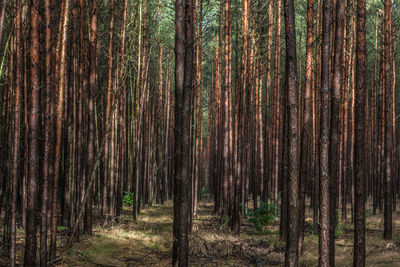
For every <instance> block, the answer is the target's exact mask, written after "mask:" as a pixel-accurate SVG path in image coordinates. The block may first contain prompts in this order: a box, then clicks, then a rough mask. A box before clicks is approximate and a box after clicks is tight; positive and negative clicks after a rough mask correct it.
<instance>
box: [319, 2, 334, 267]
mask: <svg viewBox="0 0 400 267" xmlns="http://www.w3.org/2000/svg"><path fill="white" fill-rule="evenodd" d="M322 9H323V13H322V43H321V55H322V57H321V90H320V97H321V126H320V127H321V128H320V139H319V142H320V151H319V152H320V173H321V175H320V181H319V190H320V197H319V199H320V203H319V205H320V208H319V213H320V215H319V218H320V219H319V220H320V234H319V265H320V266H328V265H329V251H330V246H329V244H330V242H329V214H330V212H329V208H330V205H329V180H330V178H329V128H330V125H329V117H330V116H329V104H330V103H329V102H330V86H329V75H330V60H331V59H330V52H331V44H330V41H331V23H332V19H331V16H332V14H331V12H332V0H326V1H324V2H323V8H322Z"/></svg>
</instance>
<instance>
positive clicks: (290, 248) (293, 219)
mask: <svg viewBox="0 0 400 267" xmlns="http://www.w3.org/2000/svg"><path fill="white" fill-rule="evenodd" d="M284 10H285V31H286V70H287V73H286V86H287V101H288V109H287V111H288V114H287V117H288V118H289V121H288V124H289V143H288V146H289V147H288V150H289V152H288V153H289V166H288V167H289V170H288V191H289V192H290V196H289V199H288V201H289V205H288V230H289V231H288V234H287V241H286V252H285V265H286V266H297V265H298V252H299V174H300V173H299V159H298V155H299V154H298V133H299V131H298V127H299V125H298V92H297V90H298V82H297V62H296V61H297V56H296V25H295V9H294V2H293V0H285V1H284Z"/></svg>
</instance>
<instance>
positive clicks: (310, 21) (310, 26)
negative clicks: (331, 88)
mask: <svg viewBox="0 0 400 267" xmlns="http://www.w3.org/2000/svg"><path fill="white" fill-rule="evenodd" d="M313 34H314V0H308V1H307V39H306V62H305V76H306V77H305V91H304V107H303V110H304V111H303V113H304V115H303V116H304V117H303V125H302V128H303V130H302V134H301V150H300V160H301V165H300V184H303V186H301V185H300V187H299V190H300V192H299V193H300V195H299V202H300V203H299V205H300V206H299V254H302V249H303V240H304V224H305V208H306V203H305V196H306V192H305V191H306V186H307V181H308V179H309V178H311V177H312V175H311V174H312V171H311V160H312V143H311V142H312V98H311V90H312V72H313V60H314V58H313V42H314V40H313Z"/></svg>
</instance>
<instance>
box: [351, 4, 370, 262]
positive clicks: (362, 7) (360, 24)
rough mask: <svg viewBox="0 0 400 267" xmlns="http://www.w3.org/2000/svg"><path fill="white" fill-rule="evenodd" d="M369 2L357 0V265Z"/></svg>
mask: <svg viewBox="0 0 400 267" xmlns="http://www.w3.org/2000/svg"><path fill="white" fill-rule="evenodd" d="M365 19H366V2H365V1H364V0H357V25H356V32H357V35H356V39H357V45H356V83H355V95H354V96H353V97H355V100H356V103H355V105H356V106H355V132H354V135H355V136H354V138H355V148H354V161H355V179H354V192H355V195H354V196H355V199H354V201H355V216H354V230H355V231H354V262H353V265H354V266H365V257H366V254H365V199H366V195H365V191H366V190H365V186H366V183H365V180H366V179H365V177H366V173H365V170H364V169H365V160H366V159H365V153H364V150H365V138H364V136H365V104H366V99H365V92H366V90H367V89H366V86H365V71H366V50H365V49H366V30H365Z"/></svg>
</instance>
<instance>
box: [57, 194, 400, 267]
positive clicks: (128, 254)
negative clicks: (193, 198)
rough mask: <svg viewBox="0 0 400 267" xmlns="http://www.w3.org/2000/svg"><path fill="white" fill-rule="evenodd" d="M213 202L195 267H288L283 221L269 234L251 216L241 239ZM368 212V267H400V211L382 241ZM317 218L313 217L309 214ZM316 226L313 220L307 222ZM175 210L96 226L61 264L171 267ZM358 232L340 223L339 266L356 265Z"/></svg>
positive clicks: (155, 209)
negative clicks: (355, 236) (282, 238)
mask: <svg viewBox="0 0 400 267" xmlns="http://www.w3.org/2000/svg"><path fill="white" fill-rule="evenodd" d="M212 211H213V205H212V202H205V201H203V202H200V205H199V212H198V218H197V220H195V221H194V224H193V232H192V234H191V235H190V264H191V266H282V265H283V263H284V246H285V244H284V242H282V241H280V240H279V232H278V229H279V222H276V223H275V224H273V225H271V226H270V227H269V229H268V230H269V231H268V234H262V233H260V232H258V231H257V230H256V229H255V228H254V226H253V225H252V223H250V222H249V221H247V219H246V218H243V219H242V226H241V235H240V237H236V236H235V235H233V234H232V233H230V232H229V229H228V226H227V225H224V224H222V225H221V224H220V222H219V220H218V219H217V218H216V217H215V216H213V215H212V214H213V212H212ZM366 214H367V220H366V221H367V222H366V226H367V232H366V233H367V251H366V253H367V259H366V261H367V266H400V213H399V212H394V213H393V221H394V225H393V230H394V231H393V240H390V241H386V240H383V239H382V228H383V220H382V219H381V218H383V216H382V215H372V213H371V212H370V210H369V209H367V211H366ZM309 215H311V214H309ZM307 220H308V221H310V222H311V219H310V218H309V219H307ZM172 222H173V207H172V202H171V201H169V202H167V203H166V204H165V205H162V206H161V205H153V206H152V207H146V208H145V209H143V210H142V213H141V214H140V216H139V217H138V221H137V222H136V223H135V222H134V221H133V220H132V218H131V213H130V210H128V209H126V210H124V214H123V216H121V219H120V221H119V223H111V222H105V223H103V224H102V225H98V226H96V227H95V228H94V231H93V236H83V237H82V239H81V241H80V242H79V243H76V244H75V245H74V246H73V248H71V249H69V250H67V251H65V252H63V253H62V254H61V261H60V264H59V266H127V267H128V266H170V265H171V250H172V240H173V239H172ZM307 225H308V226H307V227H306V228H307V229H306V230H307V231H306V236H305V239H304V255H303V256H302V257H301V258H300V266H316V265H317V262H318V235H317V234H316V233H312V231H311V230H310V229H309V228H310V225H311V224H309V223H307ZM352 239H353V229H352V225H351V224H350V222H348V223H343V222H340V223H339V227H338V231H337V240H336V265H337V266H342V267H343V266H352V259H353V241H352Z"/></svg>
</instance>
